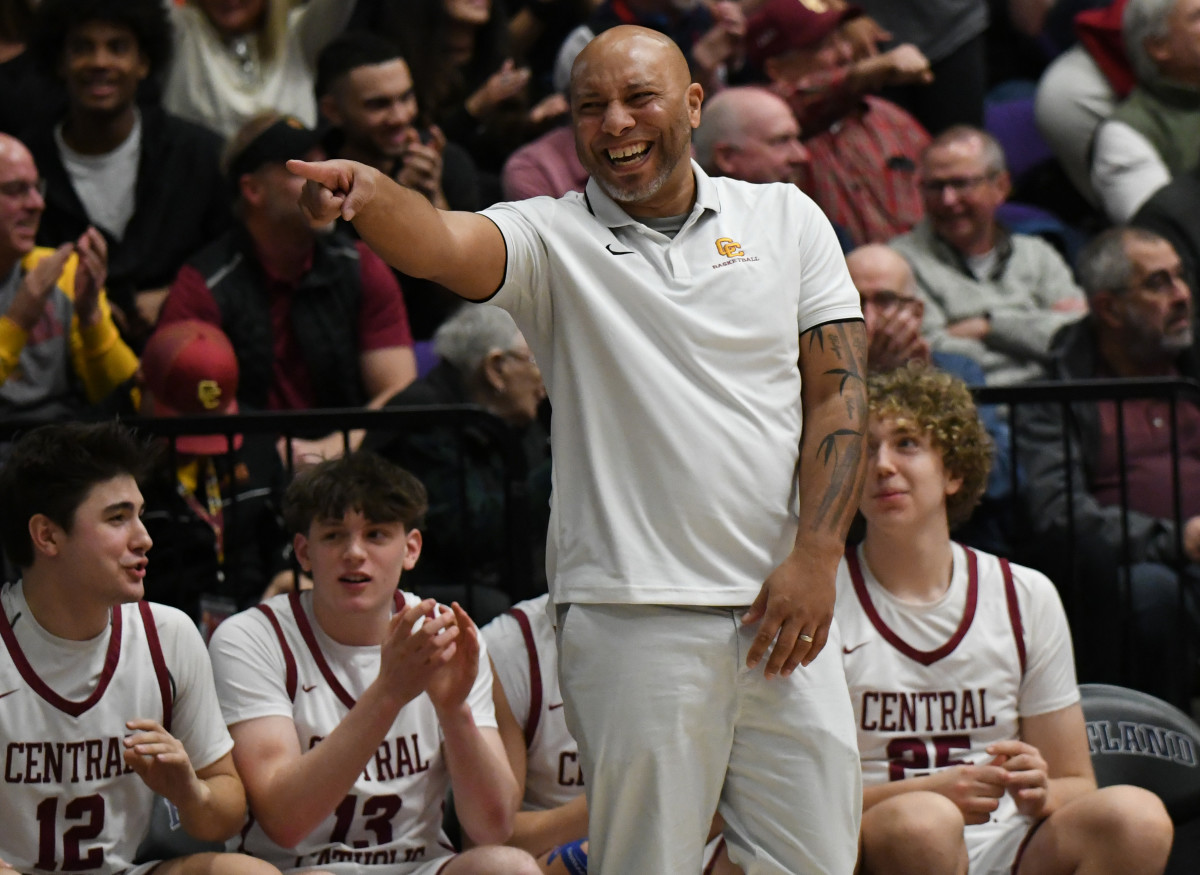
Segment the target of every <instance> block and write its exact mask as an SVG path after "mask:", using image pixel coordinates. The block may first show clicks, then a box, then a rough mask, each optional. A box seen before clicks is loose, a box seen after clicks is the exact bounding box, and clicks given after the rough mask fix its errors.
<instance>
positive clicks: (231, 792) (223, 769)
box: [125, 720, 246, 842]
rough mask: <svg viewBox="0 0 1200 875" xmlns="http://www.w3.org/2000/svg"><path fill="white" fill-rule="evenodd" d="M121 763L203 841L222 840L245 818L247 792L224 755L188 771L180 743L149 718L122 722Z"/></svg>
mask: <svg viewBox="0 0 1200 875" xmlns="http://www.w3.org/2000/svg"><path fill="white" fill-rule="evenodd" d="M125 726H126V728H127V729H129V730H130V734H129V735H128V736H126V737H125V762H126V763H128V764H129V767H130V768H131V769H133V770H134V772H136V773H137V776H138V777H139V778H141V779H142V782H143V783H144V784H145V785H146V786H147V787H149V788H150V789H151V790H153V791H154V792H155V793H157V794H158V795H160V796H162V797H164V798H166V799H169V800H170V801H171V803H172V804H173V805H174V806H175V807H176V808H177V809H178V810H179V818H180V821H181V822H182V823H183V828H184V829H186V830H187V831H188V833H189V834H191V835H192V836H194V837H196V838H198V839H202V840H204V841H214V842H219V841H224V840H225V839H227V838H229V837H230V836H232V835H233V834H234V833H236V832H237V831H238V829H239V828H240V827H241V825H242V820H243V818H244V817H245V815H246V794H245V791H244V790H243V789H242V782H241V780H240V779H239V778H238V775H237V771H236V770H235V769H234V766H233V756H232V754H225V756H223V757H221V758H220V759H219V760H217V761H216V762H215V763H212V764H210V765H208V766H206V767H204V768H203V769H200V771H198V772H197V771H196V770H194V769H193V768H192V763H191V760H190V759H189V758H188V755H187V751H186V750H184V747H183V744H182V743H181V742H180V741H179V739H177V738H175V736H173V735H171V733H169V732H167V730H166V729H164V728H163V727H162V725H161V724H159V723H157V722H156V721H154V720H130V721H129V722H128V723H126V724H125Z"/></svg>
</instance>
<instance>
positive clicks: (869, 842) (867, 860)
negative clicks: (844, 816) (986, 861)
mask: <svg viewBox="0 0 1200 875" xmlns="http://www.w3.org/2000/svg"><path fill="white" fill-rule="evenodd" d="M963 826H964V824H963V816H962V812H960V811H959V810H958V806H957V805H955V804H954V803H953V802H951V801H950V800H949V799H947V798H946V797H945V796H942V795H940V794H938V793H925V792H918V793H904V794H901V795H900V796H894V797H892V798H891V799H888V800H886V801H884V802H881V803H879V804H878V805H874V806H872V807H871V808H870V809H868V810H867V811H866V812H865V813H864V814H863V820H862V839H863V861H864V868H865V869H866V871H880V870H882V871H894V870H896V867H897V866H900V867H901V868H900V870H899V871H907V870H906V869H904V868H903V866H904V864H905V863H906V862H907V863H909V864H913V865H920V864H922V863H924V864H925V865H926V867H927V868H926V869H925V870H924V871H928V872H940V871H946V872H954V871H957V866H958V862H959V858H960V856H961V855H962V851H963ZM929 867H932V868H929ZM913 871H916V870H913Z"/></svg>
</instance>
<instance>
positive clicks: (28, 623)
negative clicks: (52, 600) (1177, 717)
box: [0, 584, 203, 875]
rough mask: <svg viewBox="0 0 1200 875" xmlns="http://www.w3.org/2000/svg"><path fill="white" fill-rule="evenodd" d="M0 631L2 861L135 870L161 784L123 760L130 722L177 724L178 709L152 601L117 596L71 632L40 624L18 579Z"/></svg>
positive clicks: (20, 865) (58, 868)
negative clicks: (94, 623) (100, 614)
mask: <svg viewBox="0 0 1200 875" xmlns="http://www.w3.org/2000/svg"><path fill="white" fill-rule="evenodd" d="M0 638H3V642H4V645H3V646H4V652H5V653H6V654H7V658H6V659H4V660H0V744H2V745H3V748H4V751H3V765H4V784H3V790H2V791H0V799H3V806H2V813H0V859H4V860H5V861H6V862H7V863H8V864H9V865H10V866H13V867H15V868H16V869H17V870H19V871H21V872H33V871H41V872H72V871H82V870H86V871H88V872H89V873H101V875H109V873H118V872H121V871H122V870H124V869H127V868H129V867H130V865H131V864H132V861H133V856H134V853H135V852H136V851H137V847H138V845H139V844H140V843H141V841H142V839H143V838H145V835H146V832H147V830H148V829H149V827H150V811H151V807H152V805H153V803H154V793H153V792H152V791H151V790H150V788H149V787H147V786H146V785H145V784H144V783H143V782H142V779H141V778H139V777H138V776H137V775H136V774H135V773H134V771H133V769H131V768H129V767H128V766H127V765H126V764H125V760H124V758H123V754H124V751H125V745H124V743H123V741H124V739H125V737H126V736H128V735H129V734H130V731H129V730H128V729H127V728H126V727H125V722H126V721H127V720H132V719H134V718H135V717H143V718H149V719H153V720H156V721H158V722H159V723H161V724H162V725H163V726H164V728H166V729H167V731H171V717H172V709H173V704H172V699H173V690H172V683H171V678H170V676H169V675H168V673H167V667H166V663H165V661H164V658H163V652H162V647H161V646H160V643H159V638H158V629H157V627H156V624H155V622H154V617H153V615H152V614H151V610H150V606H149V605H148V604H147V603H146V602H137V603H134V604H127V605H121V606H119V607H117V608H114V609H113V611H112V622H111V623H110V624H109V628H108V630H107V631H106V632H105V633H104V634H103V635H101V636H99V637H98V638H95V639H92V640H90V641H66V640H64V639H59V638H55V637H54V636H52V635H50V634H49V633H48V632H46V631H45V630H44V629H42V628H41V627H40V626H38V625H37V624H36V622H35V621H34V620H33V616H32V614H31V613H30V612H29V608H28V605H27V604H26V602H25V598H24V594H23V591H22V590H21V584H16V585H15V586H12V587H9V588H7V589H6V590H4V592H3V594H2V596H0ZM18 639H19V640H18ZM202 652H203V651H201V653H202Z"/></svg>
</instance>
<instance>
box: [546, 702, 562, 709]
mask: <svg viewBox="0 0 1200 875" xmlns="http://www.w3.org/2000/svg"><path fill="white" fill-rule="evenodd" d="M562 706H563V703H562V702H559V703H558V704H557V705H551V706H550V707H549V708H547V709H546V710H547V711H557V710H558V709H559V708H561V707H562Z"/></svg>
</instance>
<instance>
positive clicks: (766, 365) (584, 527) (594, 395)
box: [484, 162, 862, 605]
mask: <svg viewBox="0 0 1200 875" xmlns="http://www.w3.org/2000/svg"><path fill="white" fill-rule="evenodd" d="M692 167H693V170H694V171H695V174H696V204H695V207H694V208H693V210H692V213H691V215H690V216H689V217H688V219H687V221H686V222H685V224H684V226H683V228H682V229H681V230H680V231H679V233H678V234H677V235H676V236H675V238H674V239H671V238H669V237H667V236H666V235H664V234H661V233H659V232H657V231H654V230H652V229H650V228H648V227H647V226H645V225H643V224H641V223H640V222H638V221H637V220H635V219H633V218H632V217H630V216H629V215H628V214H627V213H626V212H625V211H624V210H622V209H621V208H620V207H619V206H618V205H617V204H616V203H615V202H614V201H612V200H611V199H610V198H609V197H608V196H607V195H605V194H604V192H603V191H602V190H601V189H600V187H599V186H598V185H597V184H596V183H595V182H594V181H589V182H588V185H587V190H586V192H585V193H583V194H580V193H571V194H568V195H566V196H564V197H562V198H559V199H557V200H555V199H551V198H545V197H539V198H533V199H530V200H526V201H519V202H515V203H506V204H498V205H496V206H494V207H491V208H489V209H487V210H485V211H484V215H486V216H487V217H488V218H490V219H491V220H492V221H494V222H495V223H496V225H497V226H498V227H499V229H500V231H501V233H502V234H503V235H504V239H505V243H506V246H507V249H508V263H507V267H506V276H505V280H504V283H503V285H502V286H501V287H500V289H499V291H498V292H497V293H496V295H495V296H494V297H493V298H492V300H491V303H493V304H496V305H498V306H501V307H504V308H505V309H507V310H509V311H510V312H511V313H512V315H513V318H514V319H515V320H516V322H517V324H518V326H519V327H520V328H521V331H522V333H523V334H524V335H525V338H526V340H527V341H528V342H529V345H530V348H531V349H532V350H533V353H534V355H535V356H536V357H537V360H538V363H539V364H540V365H541V367H542V371H543V376H544V378H545V381H546V389H547V393H548V394H549V397H550V401H551V403H552V404H553V406H554V425H553V434H552V436H551V445H552V450H553V456H554V475H553V499H552V511H551V516H550V530H549V535H548V556H547V564H548V569H547V570H548V573H549V576H550V580H551V594H552V596H553V598H554V601H555V602H556V603H569V602H585V603H618V604H627V603H638V604H678V605H745V604H749V603H750V602H751V601H753V600H754V598H755V596H756V595H757V594H758V591H759V588H760V587H761V586H762V583H763V580H764V579H765V578H766V576H767V575H768V574H769V573H770V572H771V571H772V570H773V569H774V568H775V567H776V566H777V565H778V564H779V563H780V562H781V561H782V560H783V559H784V557H786V556H787V554H788V552H789V551H790V550H791V547H792V544H793V542H794V540H795V531H796V519H797V512H798V500H797V494H796V463H797V458H798V452H799V443H800V429H801V407H800V371H799V366H798V361H799V356H800V345H799V336H800V334H801V333H803V332H805V331H807V330H809V329H810V328H813V327H815V326H818V325H821V324H823V323H826V322H832V321H836V320H844V319H860V318H862V313H861V311H860V309H859V304H858V292H857V291H856V290H855V288H854V285H853V284H852V283H851V281H850V276H849V273H848V272H847V270H846V265H845V260H844V258H843V256H842V252H841V249H840V248H839V247H838V243H837V239H836V237H835V235H834V233H833V229H832V228H831V227H830V224H829V221H828V220H827V219H826V218H825V216H824V214H822V213H821V211H820V210H819V209H818V208H817V206H816V205H815V204H814V203H813V202H812V201H811V200H809V199H808V198H807V197H806V196H805V195H804V194H803V193H802V192H801V191H800V190H799V189H798V188H796V187H795V186H794V185H787V184H771V185H754V184H749V183H744V182H739V181H736V180H731V179H724V178H718V179H711V178H709V177H708V176H707V175H706V174H705V173H704V171H703V170H701V169H700V167H699V165H697V164H695V163H694V162H693V165H692Z"/></svg>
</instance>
